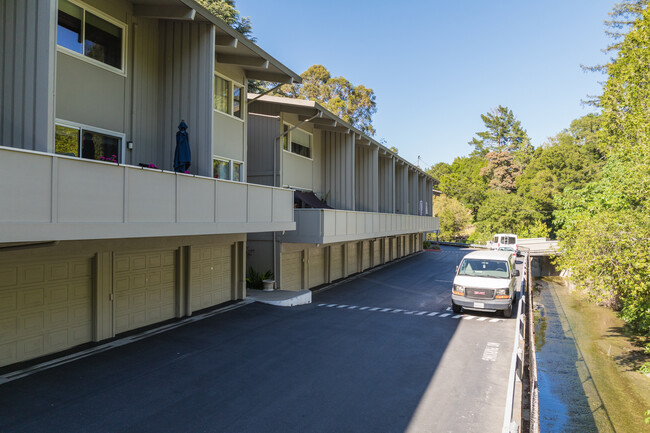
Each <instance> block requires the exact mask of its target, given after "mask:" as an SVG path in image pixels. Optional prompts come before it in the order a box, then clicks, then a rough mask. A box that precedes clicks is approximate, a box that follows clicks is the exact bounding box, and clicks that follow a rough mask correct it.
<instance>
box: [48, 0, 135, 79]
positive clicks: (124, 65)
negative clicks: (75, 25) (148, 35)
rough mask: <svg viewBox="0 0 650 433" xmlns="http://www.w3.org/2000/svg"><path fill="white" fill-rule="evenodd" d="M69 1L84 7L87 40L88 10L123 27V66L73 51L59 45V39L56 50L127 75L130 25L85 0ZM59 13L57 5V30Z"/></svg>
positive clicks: (84, 25) (84, 26)
mask: <svg viewBox="0 0 650 433" xmlns="http://www.w3.org/2000/svg"><path fill="white" fill-rule="evenodd" d="M68 1H69V2H70V3H72V4H74V5H76V6H79V7H80V8H81V9H83V13H84V19H83V22H82V23H81V24H82V25H81V31H82V40H84V41H85V32H86V11H88V12H90V13H91V14H93V15H97V16H98V17H99V18H101V19H103V20H105V21H108V22H109V23H111V24H114V25H116V26H118V27H120V28H121V29H122V62H121V64H122V68H121V69H118V68H116V67H115V66H111V65H108V64H106V63H104V62H100V61H99V60H95V59H93V58H90V57H88V56H86V55H85V54H83V53H78V52H76V51H73V50H71V49H69V48H66V47H62V46H61V45H59V43H58V41H56V42H55V43H56V50H57V51H59V52H61V53H64V54H67V55H69V56H72V57H75V58H77V59H79V60H82V61H84V62H87V63H90V64H91V65H94V66H98V67H100V68H102V69H105V70H107V71H111V72H113V73H116V74H118V75H121V76H123V77H126V59H127V58H128V56H127V55H126V46H127V44H126V41H127V38H128V34H127V30H128V26H127V25H126V23H124V22H122V21H119V20H117V19H115V18H113V17H111V16H110V15H107V14H106V13H104V12H102V11H100V10H99V9H96V8H94V7H92V6H89V5H87V4H86V3H83V2H81V1H79V0H68ZM58 13H59V9H58V5H57V30H58ZM55 36H56V38H58V35H55Z"/></svg>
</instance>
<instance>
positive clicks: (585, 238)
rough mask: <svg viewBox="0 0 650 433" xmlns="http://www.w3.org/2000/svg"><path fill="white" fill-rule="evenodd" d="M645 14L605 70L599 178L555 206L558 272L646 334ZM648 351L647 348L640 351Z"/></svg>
mask: <svg viewBox="0 0 650 433" xmlns="http://www.w3.org/2000/svg"><path fill="white" fill-rule="evenodd" d="M648 64H650V9H648V8H645V9H643V12H642V15H641V18H639V19H637V20H635V21H634V22H633V25H632V29H631V30H630V31H629V32H628V33H627V34H626V35H625V37H624V39H623V41H622V42H621V43H620V45H619V46H618V51H617V57H616V60H615V61H614V62H613V63H611V64H610V65H608V66H607V73H608V79H607V82H606V83H605V86H604V92H603V96H602V98H601V100H600V102H601V105H602V110H603V113H602V120H603V124H602V130H601V131H600V132H599V134H600V135H599V137H600V139H601V141H602V142H603V144H604V146H601V149H602V150H603V151H606V152H607V162H606V163H605V165H604V167H603V171H602V175H601V177H600V178H599V179H598V180H596V181H594V182H591V183H589V184H587V185H586V186H585V187H584V188H582V189H579V190H575V191H565V193H564V194H562V195H561V196H560V197H558V200H557V207H558V211H556V212H555V217H556V220H557V221H558V222H559V223H560V224H561V225H562V230H561V231H560V232H559V237H560V246H561V248H562V254H561V255H560V256H558V262H559V264H560V265H561V266H563V267H565V268H567V269H571V270H572V279H573V281H574V283H575V284H576V285H578V286H579V287H582V288H584V289H585V290H587V291H588V293H590V294H591V295H592V296H593V297H594V298H595V299H597V300H599V301H602V302H607V303H609V304H610V305H612V306H614V307H616V308H617V309H619V308H620V315H621V317H622V318H623V319H624V320H625V321H626V322H627V323H629V324H630V326H631V327H632V328H633V329H634V330H636V331H638V332H640V333H642V334H645V335H646V336H647V335H648V334H650V107H648V104H647V101H648V100H650V69H649V68H648V67H647V65H648ZM646 347H647V348H648V350H650V344H649V345H648V346H646Z"/></svg>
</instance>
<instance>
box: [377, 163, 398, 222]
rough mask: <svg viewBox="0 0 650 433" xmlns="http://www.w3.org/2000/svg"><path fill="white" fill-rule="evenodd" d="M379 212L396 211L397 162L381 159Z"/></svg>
mask: <svg viewBox="0 0 650 433" xmlns="http://www.w3.org/2000/svg"><path fill="white" fill-rule="evenodd" d="M378 165H379V170H378V176H379V212H386V213H393V212H394V211H395V160H394V159H393V158H379V162H378Z"/></svg>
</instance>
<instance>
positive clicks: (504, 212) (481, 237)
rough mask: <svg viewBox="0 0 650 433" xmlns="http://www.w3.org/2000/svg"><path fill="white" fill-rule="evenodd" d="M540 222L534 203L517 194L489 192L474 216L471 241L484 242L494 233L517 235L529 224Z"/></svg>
mask: <svg viewBox="0 0 650 433" xmlns="http://www.w3.org/2000/svg"><path fill="white" fill-rule="evenodd" d="M539 220H540V214H539V212H537V211H536V209H535V205H534V203H532V202H530V201H528V200H526V199H524V198H523V197H521V196H519V195H517V194H509V193H507V192H504V191H490V193H489V194H488V197H487V199H486V200H485V202H483V204H482V205H481V207H480V209H479V211H478V214H477V215H476V231H475V232H474V234H473V235H472V237H471V239H472V240H474V241H486V240H488V239H491V238H492V235H493V234H494V233H514V234H517V235H519V234H520V233H521V232H522V231H524V230H527V227H528V226H530V225H531V224H535V223H536V222H537V221H539Z"/></svg>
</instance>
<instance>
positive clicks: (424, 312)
mask: <svg viewBox="0 0 650 433" xmlns="http://www.w3.org/2000/svg"><path fill="white" fill-rule="evenodd" d="M425 314H427V312H426V311H420V312H419V313H418V314H416V316H423V315H425Z"/></svg>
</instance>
